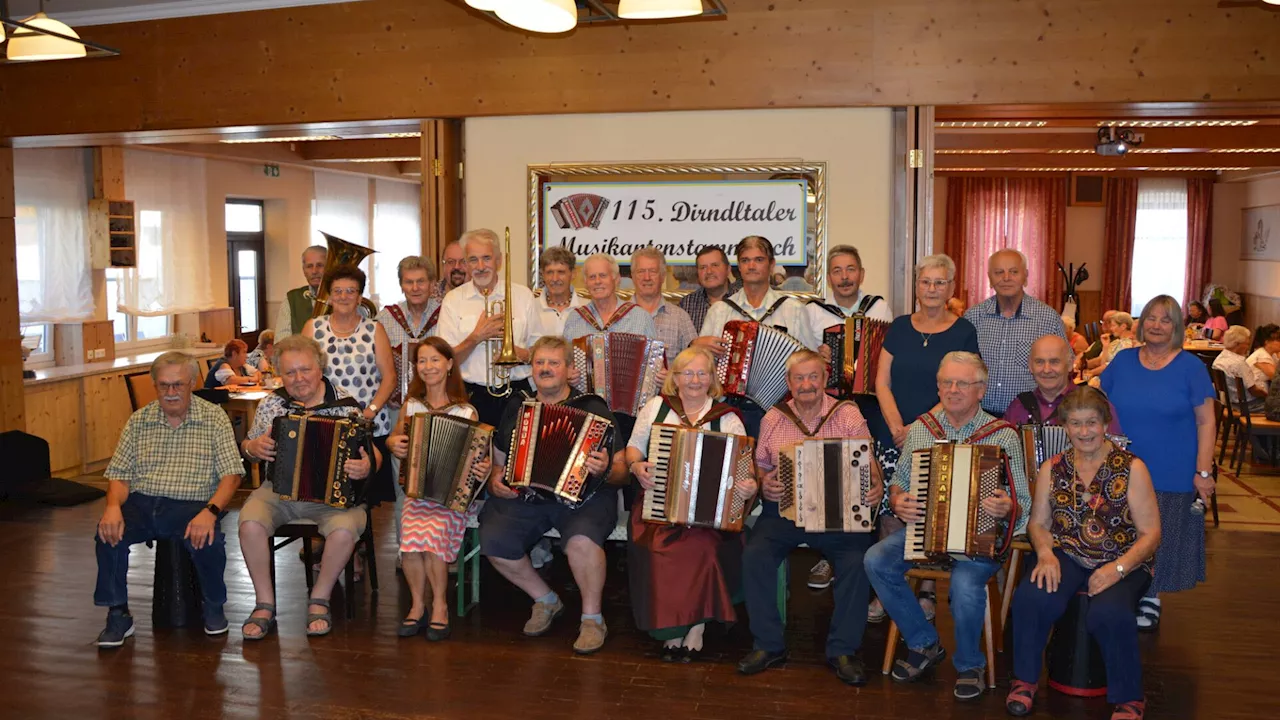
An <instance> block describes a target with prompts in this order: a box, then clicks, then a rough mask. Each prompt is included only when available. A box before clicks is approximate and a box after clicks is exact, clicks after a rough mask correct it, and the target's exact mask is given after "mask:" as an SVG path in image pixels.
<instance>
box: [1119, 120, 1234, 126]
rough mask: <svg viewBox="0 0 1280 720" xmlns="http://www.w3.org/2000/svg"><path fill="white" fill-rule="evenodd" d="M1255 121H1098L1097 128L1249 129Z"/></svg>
mask: <svg viewBox="0 0 1280 720" xmlns="http://www.w3.org/2000/svg"><path fill="white" fill-rule="evenodd" d="M1257 124H1258V121H1257V120H1099V121H1098V127H1100V128H1101V127H1110V126H1112V125H1124V126H1125V127H1136V128H1189V127H1249V126H1250V125H1257Z"/></svg>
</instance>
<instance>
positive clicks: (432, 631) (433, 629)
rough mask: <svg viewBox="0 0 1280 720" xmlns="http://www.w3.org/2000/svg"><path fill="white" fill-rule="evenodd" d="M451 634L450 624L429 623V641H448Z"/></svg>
mask: <svg viewBox="0 0 1280 720" xmlns="http://www.w3.org/2000/svg"><path fill="white" fill-rule="evenodd" d="M451 632H452V630H451V629H450V628H449V623H427V639H428V640H430V641H431V642H440V641H441V640H448V639H449V634H450V633H451Z"/></svg>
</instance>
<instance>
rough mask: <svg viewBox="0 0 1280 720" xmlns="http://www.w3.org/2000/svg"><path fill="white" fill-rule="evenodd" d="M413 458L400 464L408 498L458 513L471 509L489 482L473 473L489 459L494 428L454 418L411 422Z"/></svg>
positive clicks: (416, 418)
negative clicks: (424, 501)
mask: <svg viewBox="0 0 1280 720" xmlns="http://www.w3.org/2000/svg"><path fill="white" fill-rule="evenodd" d="M407 431H408V435H409V456H408V457H407V458H405V461H404V462H402V463H400V475H401V480H402V481H403V483H404V494H405V495H406V496H407V497H411V498H417V499H419V500H430V501H432V502H434V503H437V504H439V505H442V506H444V507H445V508H447V509H449V510H452V511H453V512H456V513H466V512H467V511H468V510H470V509H471V505H472V504H473V503H474V502H475V500H476V496H477V495H479V492H480V489H481V488H482V487H484V483H485V480H486V478H483V477H480V478H477V477H475V476H474V474H473V473H472V470H473V469H474V468H475V466H476V464H477V463H480V462H483V461H484V459H485V458H486V457H488V456H489V441H490V439H491V438H492V437H493V427H492V426H490V425H485V424H484V423H481V422H476V421H474V420H468V419H466V418H460V417H456V416H453V415H444V414H436V413H424V414H419V415H413V416H412V417H410V418H409V426H408V428H407Z"/></svg>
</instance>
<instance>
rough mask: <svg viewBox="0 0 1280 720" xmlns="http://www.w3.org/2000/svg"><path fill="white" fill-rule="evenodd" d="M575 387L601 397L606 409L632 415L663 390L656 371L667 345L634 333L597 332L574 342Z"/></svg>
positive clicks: (664, 360) (662, 362)
mask: <svg viewBox="0 0 1280 720" xmlns="http://www.w3.org/2000/svg"><path fill="white" fill-rule="evenodd" d="M573 364H574V366H575V367H576V368H578V390H580V391H581V392H587V393H594V394H596V395H599V396H600V397H602V398H604V401H605V402H606V403H608V404H609V410H611V411H612V412H615V413H621V414H623V415H631V416H633V417H634V416H635V415H637V414H639V412H640V408H642V407H644V405H645V403H647V402H649V400H651V399H652V398H653V397H654V396H655V395H657V394H658V393H659V392H661V391H662V388H661V387H660V386H659V385H658V371H659V370H662V368H663V367H665V366H666V364H667V354H666V344H665V343H663V342H662V341H661V340H650V339H649V338H647V337H645V336H643V335H636V334H634V333H620V332H610V333H598V334H595V335H585V336H583V337H580V338H578V339H576V340H574V341H573Z"/></svg>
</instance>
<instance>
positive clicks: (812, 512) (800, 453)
mask: <svg viewBox="0 0 1280 720" xmlns="http://www.w3.org/2000/svg"><path fill="white" fill-rule="evenodd" d="M874 463H875V448H874V445H873V444H872V442H871V440H870V439H865V438H855V439H852V440H816V439H815V440H802V441H800V442H798V443H796V444H795V445H792V446H791V447H788V448H786V449H784V450H783V451H782V452H780V453H778V482H780V483H782V498H781V499H779V500H778V514H780V515H782V517H784V518H787V519H788V520H790V521H791V522H793V523H795V524H796V527H798V528H802V529H804V531H805V532H871V531H872V530H874V529H875V508H873V507H872V506H871V504H870V503H868V502H867V496H868V495H869V494H870V493H871V483H872V476H871V468H872V465H873V464H874Z"/></svg>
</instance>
